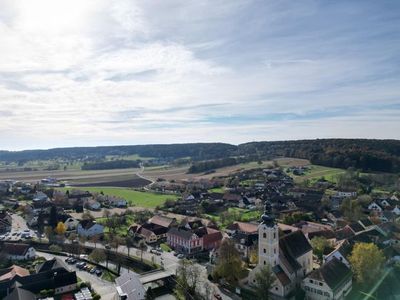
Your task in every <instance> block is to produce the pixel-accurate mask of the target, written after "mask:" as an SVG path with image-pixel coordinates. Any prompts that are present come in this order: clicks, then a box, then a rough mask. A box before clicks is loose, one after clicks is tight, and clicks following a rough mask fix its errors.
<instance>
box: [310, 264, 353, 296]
mask: <svg viewBox="0 0 400 300" xmlns="http://www.w3.org/2000/svg"><path fill="white" fill-rule="evenodd" d="M351 276H352V273H351V270H350V269H349V268H348V267H347V266H346V265H345V264H344V263H342V262H341V261H340V260H338V259H337V258H336V257H334V258H333V259H332V260H330V261H329V262H327V263H326V264H324V265H322V267H321V268H319V269H318V270H315V271H313V272H312V273H311V274H310V275H309V276H308V277H309V278H311V279H315V280H318V281H323V282H325V283H326V284H327V285H328V286H329V287H330V288H331V289H332V290H335V289H337V288H339V287H340V286H341V285H343V284H344V283H345V282H347V281H348V280H351Z"/></svg>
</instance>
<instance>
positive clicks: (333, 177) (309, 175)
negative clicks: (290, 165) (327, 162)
mask: <svg viewBox="0 0 400 300" xmlns="http://www.w3.org/2000/svg"><path fill="white" fill-rule="evenodd" d="M344 172H346V170H343V169H337V168H330V167H324V166H317V165H310V170H309V171H307V172H306V173H305V174H304V175H302V176H296V175H293V174H289V175H290V176H292V177H293V179H294V181H295V182H296V183H300V182H303V181H305V180H310V181H311V182H313V181H316V180H318V179H319V178H321V177H324V178H325V180H327V181H330V182H333V183H336V181H337V176H338V175H340V174H343V173H344Z"/></svg>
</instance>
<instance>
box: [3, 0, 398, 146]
mask: <svg viewBox="0 0 400 300" xmlns="http://www.w3.org/2000/svg"><path fill="white" fill-rule="evenodd" d="M399 28H400V2H399V1H395V0H392V1H383V0H380V1H372V0H371V1H368V0H362V1H361V0H357V1H351V0H343V1H340V0H338V1H327V0H325V1H322V0H321V1H318V0H299V1H289V0H288V1H269V0H260V1H251V0H246V1H236V0H234V1H233V0H226V1H225V0H214V1H205V0H202V1H175V0H168V1H165V0H158V1H156V0H155V1H146V0H141V1H133V0H118V1H108V0H87V1H78V0H69V1H66V0H60V1H53V0H36V1H29V0H25V1H22V0H21V1H20V0H0V45H1V47H0V149H11V150H14V149H28V148H50V147H61V146H93V145H118V144H146V143H175V142H217V141H218V142H229V143H235V144H237V143H242V142H248V141H254V140H286V139H303V138H331V137H344V138H357V137H359V138H394V139H399V138H400V97H399V96H400V88H399V87H400V67H399V66H400V31H399Z"/></svg>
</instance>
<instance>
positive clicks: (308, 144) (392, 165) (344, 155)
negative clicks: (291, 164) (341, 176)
mask: <svg viewBox="0 0 400 300" xmlns="http://www.w3.org/2000/svg"><path fill="white" fill-rule="evenodd" d="M238 153H239V154H242V155H244V154H245V155H255V154H258V155H260V156H263V157H269V158H274V157H277V156H286V157H295V158H304V159H308V160H310V161H311V163H313V164H316V165H323V166H327V167H335V168H343V169H347V168H350V167H354V168H356V169H360V170H363V171H367V172H368V171H378V172H395V173H397V172H400V141H399V140H372V139H371V140H370V139H317V140H298V141H281V142H253V143H246V144H241V145H239V146H238Z"/></svg>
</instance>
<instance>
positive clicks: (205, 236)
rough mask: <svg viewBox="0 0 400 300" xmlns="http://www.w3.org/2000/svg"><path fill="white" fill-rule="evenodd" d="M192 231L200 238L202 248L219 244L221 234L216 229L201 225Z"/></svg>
mask: <svg viewBox="0 0 400 300" xmlns="http://www.w3.org/2000/svg"><path fill="white" fill-rule="evenodd" d="M194 232H195V233H196V235H197V236H199V237H200V238H201V239H202V243H201V244H202V250H212V249H215V248H218V247H219V246H220V245H221V241H222V238H223V236H222V233H221V231H219V230H217V229H214V228H210V227H201V228H199V229H197V230H195V231H194Z"/></svg>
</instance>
